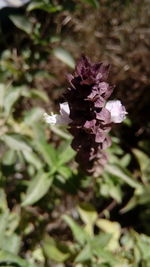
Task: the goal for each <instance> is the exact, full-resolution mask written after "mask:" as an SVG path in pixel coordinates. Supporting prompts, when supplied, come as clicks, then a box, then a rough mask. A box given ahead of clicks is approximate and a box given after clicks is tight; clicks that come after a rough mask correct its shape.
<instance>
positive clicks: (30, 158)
mask: <svg viewBox="0 0 150 267" xmlns="http://www.w3.org/2000/svg"><path fill="white" fill-rule="evenodd" d="M22 153H23V155H24V158H25V160H26V161H27V162H28V163H30V164H32V165H33V166H34V167H35V168H36V169H37V170H39V169H41V168H42V162H41V160H40V159H39V158H38V157H37V155H36V154H35V153H33V152H32V151H28V150H24V151H22Z"/></svg>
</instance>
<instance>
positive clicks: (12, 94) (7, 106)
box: [4, 86, 25, 115]
mask: <svg viewBox="0 0 150 267" xmlns="http://www.w3.org/2000/svg"><path fill="white" fill-rule="evenodd" d="M24 90H25V87H24V86H20V87H10V88H9V90H8V91H7V93H6V94H5V97H4V110H5V113H6V115H8V114H9V113H10V111H11V109H12V107H13V105H14V104H15V102H16V101H17V100H18V99H19V97H20V96H21V94H22V92H23V91H24Z"/></svg>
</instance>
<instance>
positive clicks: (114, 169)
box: [105, 164, 141, 188]
mask: <svg viewBox="0 0 150 267" xmlns="http://www.w3.org/2000/svg"><path fill="white" fill-rule="evenodd" d="M105 170H106V171H107V172H108V173H110V174H112V175H114V176H116V177H118V178H120V179H121V180H123V181H124V182H125V183H127V184H128V185H130V186H131V187H133V188H140V187H141V185H140V184H139V183H138V182H136V181H135V180H134V179H133V178H132V177H131V176H129V175H128V174H126V172H125V170H124V169H123V168H121V167H120V166H118V165H110V164H109V165H107V166H106V168H105Z"/></svg>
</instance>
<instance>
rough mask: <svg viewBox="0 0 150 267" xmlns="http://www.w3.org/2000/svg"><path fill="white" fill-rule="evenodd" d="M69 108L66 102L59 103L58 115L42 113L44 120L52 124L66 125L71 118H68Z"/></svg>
mask: <svg viewBox="0 0 150 267" xmlns="http://www.w3.org/2000/svg"><path fill="white" fill-rule="evenodd" d="M69 115H70V109H69V105H68V103H67V102H64V103H62V104H60V115H57V114H51V115H48V114H47V113H44V120H45V121H46V122H47V123H48V124H52V125H68V124H69V123H70V122H71V121H72V120H71V119H70V118H69Z"/></svg>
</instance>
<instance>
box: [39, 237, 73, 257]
mask: <svg viewBox="0 0 150 267" xmlns="http://www.w3.org/2000/svg"><path fill="white" fill-rule="evenodd" d="M43 249H44V252H45V254H46V256H47V257H48V258H49V259H52V260H54V261H56V262H64V261H66V260H67V259H68V258H69V256H70V253H69V250H68V249H67V247H66V246H65V245H63V244H60V243H59V242H56V241H55V240H54V239H53V238H52V237H49V236H47V237H46V238H45V240H44V242H43Z"/></svg>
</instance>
